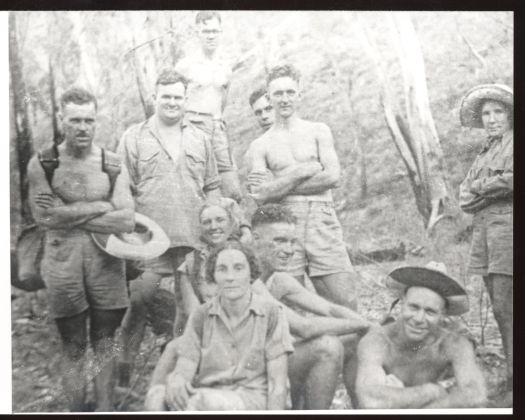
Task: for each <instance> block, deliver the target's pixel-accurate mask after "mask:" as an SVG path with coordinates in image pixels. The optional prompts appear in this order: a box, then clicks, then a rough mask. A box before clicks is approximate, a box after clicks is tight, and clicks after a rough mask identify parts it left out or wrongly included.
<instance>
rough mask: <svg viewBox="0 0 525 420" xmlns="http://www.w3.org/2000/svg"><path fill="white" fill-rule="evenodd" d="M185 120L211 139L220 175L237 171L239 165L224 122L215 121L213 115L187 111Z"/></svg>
mask: <svg viewBox="0 0 525 420" xmlns="http://www.w3.org/2000/svg"><path fill="white" fill-rule="evenodd" d="M185 118H187V119H188V121H191V123H192V124H193V125H195V127H197V128H199V129H200V130H201V131H202V132H203V133H204V134H205V135H206V136H208V138H209V139H210V141H211V144H212V146H213V151H214V154H215V160H216V161H217V169H218V170H219V173H221V172H230V171H236V170H237V165H236V164H235V161H234V160H233V157H232V154H231V150H230V143H229V141H228V137H227V136H226V123H225V122H224V121H223V120H218V119H214V118H213V117H212V115H211V114H199V113H196V112H193V111H186V114H185Z"/></svg>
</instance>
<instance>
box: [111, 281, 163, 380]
mask: <svg viewBox="0 0 525 420" xmlns="http://www.w3.org/2000/svg"><path fill="white" fill-rule="evenodd" d="M161 278H162V277H161V275H160V274H156V273H151V272H145V273H143V274H142V275H141V276H140V277H139V278H137V279H136V280H133V281H131V282H130V306H129V308H128V310H127V312H126V315H125V316H124V320H123V321H122V332H121V336H120V346H119V347H120V349H121V354H120V360H119V385H120V386H129V379H130V375H131V369H132V366H133V362H134V361H135V357H136V356H137V353H138V351H139V348H140V343H141V342H142V339H143V337H144V331H145V329H146V313H147V307H146V305H147V302H148V300H149V299H150V298H151V296H152V295H153V293H154V292H155V290H157V288H158V287H159V284H160V280H161Z"/></svg>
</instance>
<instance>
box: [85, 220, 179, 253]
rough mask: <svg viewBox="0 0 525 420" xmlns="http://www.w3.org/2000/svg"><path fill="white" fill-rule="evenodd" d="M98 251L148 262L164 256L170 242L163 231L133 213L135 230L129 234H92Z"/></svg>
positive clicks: (153, 222)
mask: <svg viewBox="0 0 525 420" xmlns="http://www.w3.org/2000/svg"><path fill="white" fill-rule="evenodd" d="M91 236H92V238H93V240H94V241H95V243H96V244H97V245H98V247H99V248H100V249H102V250H103V251H104V252H107V253H108V254H109V255H112V256H114V257H117V258H123V259H127V260H150V259H152V258H157V257H159V256H161V255H162V254H164V253H165V252H166V250H167V249H168V247H169V246H170V240H169V238H168V236H167V235H166V233H165V232H164V230H163V229H162V228H161V227H160V226H159V225H158V224H157V223H156V222H155V221H153V220H152V219H150V218H149V217H146V216H144V215H143V214H140V213H135V229H134V230H133V232H131V233H119V234H118V235H114V234H108V233H92V234H91Z"/></svg>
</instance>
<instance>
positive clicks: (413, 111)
mask: <svg viewBox="0 0 525 420" xmlns="http://www.w3.org/2000/svg"><path fill="white" fill-rule="evenodd" d="M393 23H394V28H395V30H396V33H397V38H395V39H396V46H397V51H398V58H399V61H400V63H401V69H402V73H403V82H404V84H403V85H404V90H405V106H406V118H405V117H404V116H403V115H402V113H401V111H400V109H399V106H398V104H397V103H396V102H395V101H394V100H393V98H394V94H393V91H392V88H391V83H390V82H389V81H388V80H387V76H386V74H387V72H386V71H385V69H384V68H383V64H382V63H383V60H382V59H381V57H380V56H379V52H378V48H377V47H376V46H375V44H374V42H373V41H372V39H371V37H370V36H369V35H366V31H365V30H364V28H361V30H360V31H359V33H360V36H361V38H362V43H363V46H364V47H365V50H366V51H368V53H369V55H370V57H371V59H372V61H373V62H374V65H375V68H376V72H377V75H378V79H379V80H380V83H381V103H382V106H383V111H384V114H385V119H386V123H387V126H388V129H389V131H390V134H391V135H392V138H393V140H394V143H395V145H396V148H397V149H398V151H399V154H400V155H401V158H402V160H403V163H404V164H405V167H406V169H407V175H408V178H409V180H410V183H411V186H412V190H413V192H414V196H415V199H416V205H417V208H418V211H419V213H420V214H421V216H422V218H423V221H424V224H425V227H426V229H427V232H428V233H431V232H432V231H433V228H434V226H435V225H436V223H437V222H438V221H439V220H441V219H442V218H443V217H444V216H451V217H454V218H455V217H457V216H458V213H459V207H458V205H457V202H456V201H455V200H454V198H453V195H452V194H450V192H449V191H450V186H449V182H448V177H447V174H446V169H445V164H444V163H445V162H444V159H443V152H442V150H441V145H440V142H439V138H438V135H437V131H436V128H435V125H434V120H433V118H432V114H431V111H430V104H429V101H428V92H427V85H426V75H425V66H424V61H423V56H422V54H421V48H420V46H419V43H418V38H417V35H416V33H415V31H414V28H413V26H412V22H411V21H410V18H409V16H408V15H407V14H406V13H395V14H394V18H393Z"/></svg>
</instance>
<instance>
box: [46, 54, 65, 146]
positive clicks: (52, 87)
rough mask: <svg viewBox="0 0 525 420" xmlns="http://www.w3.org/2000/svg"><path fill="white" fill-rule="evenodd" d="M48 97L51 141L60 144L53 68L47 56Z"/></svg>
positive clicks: (60, 136)
mask: <svg viewBox="0 0 525 420" xmlns="http://www.w3.org/2000/svg"><path fill="white" fill-rule="evenodd" d="M49 98H50V100H51V118H52V123H53V143H55V144H60V143H61V142H62V135H61V133H60V130H59V129H58V106H57V100H56V85H55V69H54V67H53V64H52V63H51V57H49Z"/></svg>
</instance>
